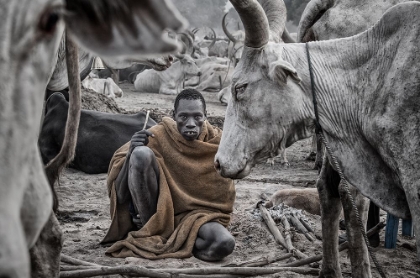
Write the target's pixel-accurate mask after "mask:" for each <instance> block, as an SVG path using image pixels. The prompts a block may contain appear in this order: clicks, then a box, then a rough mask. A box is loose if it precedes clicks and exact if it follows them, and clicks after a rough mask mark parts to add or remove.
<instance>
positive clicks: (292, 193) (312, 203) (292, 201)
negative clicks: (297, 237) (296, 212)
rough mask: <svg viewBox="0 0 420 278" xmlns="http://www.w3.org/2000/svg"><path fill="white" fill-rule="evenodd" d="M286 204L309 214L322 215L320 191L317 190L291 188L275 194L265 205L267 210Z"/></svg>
mask: <svg viewBox="0 0 420 278" xmlns="http://www.w3.org/2000/svg"><path fill="white" fill-rule="evenodd" d="M279 204H285V205H286V206H289V207H294V208H297V209H303V210H305V211H307V212H309V213H312V214H316V215H321V206H320V204H319V196H318V190H317V189H316V188H303V189H302V188H299V189H297V188H291V189H281V190H279V191H277V192H275V193H274V194H273V195H272V196H271V198H270V200H269V201H268V202H267V203H266V204H265V206H266V207H267V208H270V207H272V206H277V205H279Z"/></svg>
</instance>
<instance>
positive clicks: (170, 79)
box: [134, 54, 200, 95]
mask: <svg viewBox="0 0 420 278" xmlns="http://www.w3.org/2000/svg"><path fill="white" fill-rule="evenodd" d="M176 57H177V58H178V59H179V60H178V61H176V62H175V63H173V64H172V66H171V67H170V68H169V69H167V70H165V71H161V72H159V71H155V70H153V69H149V70H144V71H143V72H141V73H139V74H138V75H137V77H136V79H135V80H134V88H135V89H136V91H138V92H145V93H159V94H166V95H173V94H175V95H176V94H178V93H179V92H180V91H181V90H182V89H183V85H184V79H185V77H188V76H196V75H200V69H199V68H198V67H197V65H196V64H195V61H194V59H193V58H191V56H190V55H188V54H178V55H177V56H176Z"/></svg>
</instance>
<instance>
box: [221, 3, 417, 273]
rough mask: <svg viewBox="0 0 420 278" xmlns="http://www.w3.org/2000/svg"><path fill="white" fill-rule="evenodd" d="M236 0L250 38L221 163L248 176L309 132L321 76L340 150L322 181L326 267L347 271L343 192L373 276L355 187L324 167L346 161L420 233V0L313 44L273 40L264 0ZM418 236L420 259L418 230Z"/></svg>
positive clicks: (360, 259)
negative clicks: (342, 257)
mask: <svg viewBox="0 0 420 278" xmlns="http://www.w3.org/2000/svg"><path fill="white" fill-rule="evenodd" d="M230 1H231V2H232V4H233V5H234V6H235V8H236V10H237V11H238V13H239V14H240V15H241V18H242V20H243V23H244V25H245V30H246V38H245V45H246V46H245V49H244V52H243V56H242V58H241V61H240V63H239V65H238V66H237V67H236V68H235V73H234V77H233V82H232V88H233V90H232V99H231V101H230V102H229V104H228V107H227V111H226V119H225V122H224V126H223V135H222V139H221V143H220V146H219V150H218V152H217V154H216V156H215V167H216V168H217V169H218V171H219V173H220V174H221V175H222V176H224V177H230V178H243V177H245V176H247V175H248V174H249V173H250V170H251V168H252V167H253V165H255V164H256V163H258V162H261V161H264V160H265V159H267V158H268V157H269V156H270V155H271V154H272V153H273V152H275V151H276V150H277V148H278V146H279V145H280V144H282V143H283V142H286V146H287V145H290V144H292V143H293V142H295V141H296V140H300V139H303V138H305V137H306V136H308V135H310V134H311V133H312V132H313V129H314V124H315V123H314V121H315V119H316V117H315V108H314V103H313V95H312V86H311V84H312V82H313V84H314V91H315V93H316V96H317V103H318V105H317V107H318V111H319V123H320V125H321V127H322V129H323V136H324V138H325V140H326V141H327V142H328V146H329V148H330V150H331V155H330V156H329V157H330V158H331V157H332V156H333V157H335V158H336V159H337V161H336V163H334V162H332V163H331V164H332V165H331V164H327V165H324V166H323V171H321V176H320V179H319V180H318V182H317V187H318V191H319V194H320V200H321V215H322V225H323V236H322V237H323V238H324V241H323V254H324V258H323V265H322V270H321V276H323V277H325V276H328V277H341V271H340V266H339V263H338V241H337V234H338V220H339V214H340V210H341V208H340V196H339V195H338V193H340V195H341V197H342V198H341V203H342V205H343V208H344V213H345V216H346V229H348V233H347V234H348V239H349V246H350V249H349V250H350V259H351V263H352V275H353V276H354V277H371V270H370V262H369V258H368V255H367V248H366V246H365V244H364V242H363V240H362V237H361V235H360V234H361V232H360V229H359V227H358V225H357V224H354V223H357V220H355V211H354V210H353V209H352V204H351V202H350V200H349V195H348V194H347V190H346V189H345V188H344V187H343V186H344V184H341V185H340V186H338V184H336V183H335V182H332V183H331V182H330V181H329V180H327V179H326V175H325V172H327V171H330V170H331V169H334V170H339V169H341V171H342V173H343V176H344V177H345V178H346V180H347V181H348V182H349V183H350V184H351V185H353V186H355V187H357V189H358V190H359V191H360V192H361V193H362V194H363V195H365V196H366V197H368V198H369V199H370V200H371V201H373V202H374V203H375V204H376V205H378V206H379V207H381V208H382V209H384V210H386V211H388V212H390V213H391V214H393V215H395V216H397V217H401V218H410V217H411V218H412V219H413V224H414V230H415V233H416V234H417V235H419V234H420V171H419V170H420V155H419V146H420V129H419V128H418V127H419V123H420V94H419V92H420V82H419V80H420V72H419V70H418V68H419V65H420V55H419V53H420V48H419V44H418V40H419V38H420V26H419V24H418V22H420V3H419V2H407V3H403V4H399V5H396V6H394V7H392V8H390V9H389V10H388V11H387V12H386V13H385V14H384V15H383V16H382V18H381V20H380V21H379V22H377V23H376V24H375V25H374V26H373V27H372V28H370V29H368V30H367V31H365V32H362V33H360V34H358V35H355V36H352V37H349V38H344V39H335V40H328V41H322V42H311V43H308V44H307V45H306V44H282V43H274V42H272V41H270V38H271V37H272V35H273V32H270V29H269V25H268V20H269V19H270V16H268V15H266V14H265V13H264V12H263V10H262V8H261V6H260V5H258V4H257V3H256V2H255V1H252V0H250V1H240V0H230ZM271 2H275V1H274V0H272V1H271ZM251 14H252V15H253V16H252V17H250V16H249V15H251ZM279 16H282V15H279ZM308 49H309V50H308ZM308 51H309V53H310V57H311V59H310V60H311V63H310V65H311V68H312V71H311V72H312V73H313V75H312V77H311V74H310V71H309V60H308V58H307V54H308ZM290 127H293V130H294V131H293V132H290V131H291V129H290ZM285 131H286V132H285ZM324 164H325V163H324ZM336 176H338V175H337V174H336ZM336 178H337V177H336ZM329 184H335V185H336V187H335V188H331V187H329V186H328V185H329ZM356 199H359V197H358V196H356ZM347 220H350V222H352V223H351V225H349V224H348V223H347ZM416 242H417V256H418V259H420V238H419V237H417V239H416Z"/></svg>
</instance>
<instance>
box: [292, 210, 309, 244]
mask: <svg viewBox="0 0 420 278" xmlns="http://www.w3.org/2000/svg"><path fill="white" fill-rule="evenodd" d="M288 218H289V220H290V222H292V224H293V226H295V227H296V229H298V230H299V231H301V232H302V233H303V234H304V235H305V237H306V238H307V239H308V240H310V241H312V242H313V241H315V239H314V238H313V237H312V236H311V235H310V234H309V233H308V230H306V228H305V227H304V226H303V225H302V223H300V221H299V220H297V218H296V217H295V216H294V215H293V214H290V215H288Z"/></svg>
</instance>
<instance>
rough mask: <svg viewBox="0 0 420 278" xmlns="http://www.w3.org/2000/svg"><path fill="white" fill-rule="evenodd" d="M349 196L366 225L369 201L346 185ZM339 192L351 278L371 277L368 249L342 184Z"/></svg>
mask: <svg viewBox="0 0 420 278" xmlns="http://www.w3.org/2000/svg"><path fill="white" fill-rule="evenodd" d="M347 186H348V188H349V191H350V194H352V195H353V199H354V201H355V203H356V206H357V209H358V211H359V216H360V218H361V219H360V220H361V221H362V222H361V223H363V227H362V228H363V229H365V226H364V224H365V223H366V219H367V213H368V210H367V208H368V205H369V200H368V199H367V198H365V197H363V195H362V194H361V193H360V192H359V190H357V189H356V188H355V187H353V186H351V185H350V184H348V185H347ZM339 192H340V196H341V202H342V204H343V210H344V218H345V222H346V232H347V240H348V242H349V254H350V261H351V268H352V276H353V277H360V278H364V277H372V273H371V271H370V261H369V254H368V249H367V246H366V243H365V239H364V237H363V235H362V232H361V227H360V224H359V221H358V219H357V217H356V214H355V211H354V209H353V206H352V203H351V201H350V198H349V195H348V192H347V190H346V189H345V187H344V183H341V184H340V187H339Z"/></svg>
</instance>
